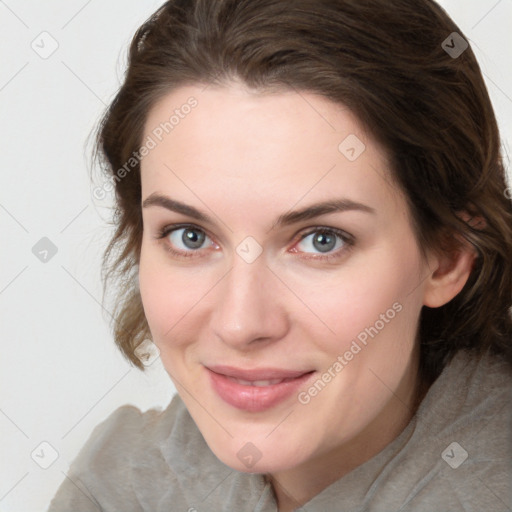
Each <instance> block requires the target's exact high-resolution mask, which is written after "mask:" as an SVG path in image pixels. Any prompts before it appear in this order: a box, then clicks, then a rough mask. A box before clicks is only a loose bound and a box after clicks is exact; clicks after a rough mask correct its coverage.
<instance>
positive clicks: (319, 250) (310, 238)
mask: <svg viewBox="0 0 512 512" xmlns="http://www.w3.org/2000/svg"><path fill="white" fill-rule="evenodd" d="M352 243H353V242H352V239H351V237H349V236H348V235H347V234H345V233H344V232H343V231H340V230H337V229H334V228H316V229H315V230H314V231H309V232H308V233H306V234H304V235H302V237H301V239H300V241H299V242H298V243H297V244H296V245H295V247H294V251H293V252H297V250H298V251H300V252H304V253H313V254H320V255H321V254H326V255H331V253H333V252H340V251H339V250H340V249H348V248H349V247H350V246H351V245H352Z"/></svg>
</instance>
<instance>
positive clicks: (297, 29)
mask: <svg viewBox="0 0 512 512" xmlns="http://www.w3.org/2000/svg"><path fill="white" fill-rule="evenodd" d="M454 32H456V33H457V34H458V35H456V36H454V34H453V33H454ZM454 38H455V39H454ZM465 40H466V39H465V37H464V34H463V33H462V31H461V30H460V29H459V28H458V27H457V25H456V24H455V23H454V22H453V21H452V20H451V18H450V17H449V16H448V15H447V13H446V12H445V11H444V10H443V9H442V8H441V7H440V6H439V5H438V4H436V3H435V2H434V1H432V0H280V1H275V0H170V1H167V2H166V3H164V4H163V5H162V6H161V7H160V8H159V9H158V10H157V11H156V12H155V13H154V14H153V15H152V16H151V17H150V18H149V19H148V20H147V21H146V22H145V23H144V24H143V25H142V26H141V27H140V28H139V29H138V30H137V32H136V33H135V35H134V37H133V39H132V41H131V45H130V48H129V57H128V66H127V70H126V74H125V77H124V81H123V83H122V85H121V87H120V89H119V91H118V92H117V94H116V96H115V97H114V99H113V101H112V102H111V104H110V106H109V107H108V108H107V110H106V111H105V113H104V115H103V117H102V119H101V122H100V123H99V125H98V127H97V134H96V139H95V151H94V157H96V158H97V159H98V160H99V163H100V166H101V168H102V171H103V172H104V173H106V176H107V177H108V179H110V180H114V181H115V201H116V202H115V215H114V218H113V224H114V227H115V230H114V234H113V236H112V238H111V240H110V243H109V244H108V247H107V248H106V251H105V253H104V258H103V267H102V268H103V279H104V297H105V290H106V289H110V286H112V287H113V289H115V291H116V300H115V309H114V312H113V333H114V338H115V341H116V343H117V345H118V346H119V348H120V349H121V351H122V352H123V353H124V355H125V356H126V357H127V358H128V359H129V360H130V361H131V362H132V363H133V364H134V365H135V366H137V367H139V368H143V365H142V364H141V361H140V360H139V359H138V358H137V356H136V354H135V352H134V350H135V348H136V347H137V346H138V344H139V343H141V342H142V341H143V340H144V339H145V338H148V337H150V336H151V334H150V330H149V326H148V324H147V321H146V318H145V316H144V310H143V305H142V302H141V297H140V294H139V290H138V287H137V279H136V277H137V270H138V262H139V254H140V248H141V239H142V230H143V224H142V213H141V181H140V166H139V165H138V164H135V165H134V167H133V170H132V171H131V172H129V173H127V174H126V173H125V174H126V175H123V179H117V178H118V177H119V170H120V169H121V168H122V167H123V165H125V164H126V162H127V161H128V160H129V159H130V158H131V155H132V154H133V152H134V151H136V150H137V149H138V148H139V147H140V146H141V144H142V133H143V128H144V123H145V121H146V119H147V116H148V112H149V110H150V109H151V108H152V106H153V105H155V103H156V102H157V101H158V100H159V99H161V98H162V97H163V96H164V95H166V94H168V93H169V92H170V91H172V90H174V89H176V88H177V87H180V86H183V85H188V84H217V85H229V83H231V82H232V81H235V80H236V81H241V82H242V83H244V84H245V85H247V86H248V87H250V88H253V89H255V90H257V91H266V90H290V89H294V90H298V91H308V92H313V93H317V94H320V95H322V96H324V97H326V98H328V99H330V100H332V101H334V102H337V103H340V104H344V105H346V106H347V107H348V108H350V109H351V110H352V112H353V113H354V114H355V115H356V116H357V118H358V119H359V121H360V122H361V124H362V125H363V126H365V127H366V129H367V130H368V132H369V133H371V134H372V135H373V137H374V138H375V139H376V140H377V141H379V142H380V143H381V144H383V146H384V148H386V150H387V152H388V155H389V160H390V163H391V169H390V170H391V173H392V175H393V177H394V179H395V181H396V183H397V185H398V186H399V187H400V188H401V189H402V191H403V192H404V193H405V196H406V198H407V201H408V204H409V207H410V212H411V216H412V220H413V224H414V231H415V236H416V238H417V240H418V244H419V246H420V247H421V248H422V249H423V250H425V249H426V248H435V249H438V250H456V248H457V240H460V239H463V240H466V241H467V242H469V243H470V244H472V246H473V247H474V248H475V249H476V252H477V254H478V256H477V258H476V261H475V265H474V267H473V270H472V272H471V275H470V277H469V279H468V282H467V283H466V285H465V287H464V289H463V290H462V291H461V292H460V293H459V294H458V295H457V296H456V297H455V298H454V299H452V300H451V301H450V302H449V303H447V304H446V305H444V306H442V307H439V308H435V309H434V308H428V307H425V306H424V307H423V309H422V311H421V316H420V323H419V328H418V329H419V330H418V335H419V341H420V351H421V371H422V372H423V375H424V376H425V377H426V378H430V379H432V378H434V377H435V376H437V375H438V374H439V372H440V371H441V369H442V368H443V367H444V365H445V364H446V363H447V362H448V361H449V360H450V359H451V357H452V356H453V355H454V354H455V353H456V352H457V351H458V350H460V349H463V348H465V349H471V350H475V351H477V352H482V353H483V352H485V351H491V352H493V353H498V354H501V355H502V356H503V357H504V358H505V359H506V360H507V361H509V362H510V363H511V364H512V342H511V340H512V318H511V313H510V310H511V305H512V204H511V201H510V197H509V195H508V194H507V183H506V175H505V174H506V173H505V166H504V163H503V158H502V154H501V150H500V135H499V131H498V126H497V123H496V118H495V114H494V111H493V108H492V105H491V101H490V99H489V95H488V91H487V89H486V86H485V83H484V80H483V77H482V73H481V71H480V68H479V65H478V63H477V60H476V58H475V55H474V53H473V51H472V49H471V47H470V46H469V47H468V48H467V49H465V51H463V52H462V53H461V54H460V55H454V54H453V52H451V53H450V52H448V51H447V49H448V48H455V49H457V48H461V49H463V47H461V46H460V45H462V44H463V42H464V41H465ZM456 43H457V45H459V47H456ZM447 47H448V48H447ZM116 176H117V178H116ZM509 192H510V190H509ZM461 212H466V214H469V216H468V215H461ZM475 219H477V220H478V222H475ZM482 221H483V222H482Z"/></svg>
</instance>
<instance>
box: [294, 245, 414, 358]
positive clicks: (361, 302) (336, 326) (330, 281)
mask: <svg viewBox="0 0 512 512" xmlns="http://www.w3.org/2000/svg"><path fill="white" fill-rule="evenodd" d="M410 256H411V257H410V259H409V260H407V261H408V262H407V263H405V259H401V258H400V257H399V255H397V254H395V252H394V251H388V252H387V253H385V254H384V253H382V252H381V253H378V254H377V253H376V254H375V255H374V257H373V258H371V261H369V260H366V259H365V260H361V261H360V262H358V263H357V264H354V265H351V267H350V268H347V269H344V270H343V272H341V273H340V274H339V275H337V276H336V277H333V278H325V279H324V280H323V281H321V282H317V286H315V287H312V286H309V285H307V284H306V286H305V288H304V290H303V293H304V294H305V296H306V297H309V299H308V301H309V302H308V304H309V305H310V306H311V309H312V310H313V311H314V312H315V313H317V317H318V318H319V319H321V320H322V322H320V321H319V320H317V321H316V323H317V324H318V327H319V328H321V329H322V331H324V332H325V333H326V334H327V339H331V340H336V341H334V342H333V344H334V345H335V346H333V347H332V348H333V349H334V350H337V351H344V350H348V348H349V347H350V346H351V343H352V341H353V340H354V339H356V340H357V339H358V340H359V341H361V342H362V344H364V343H365V342H366V341H368V340H370V339H373V338H374V337H375V336H377V335H379V338H381V339H382V338H383V337H387V336H386V335H384V336H382V334H384V333H387V335H389V337H396V336H395V334H396V333H397V332H402V333H403V334H404V335H405V336H406V337H408V338H410V337H411V336H410V334H413V331H411V332H409V330H410V329H409V328H408V326H411V325H412V326H414V324H415V318H416V316H417V314H418V312H419V310H420V309H421V298H418V296H417V295H418V293H419V291H420V290H419V289H418V292H417V293H416V294H414V293H411V292H412V291H414V289H415V288H417V286H418V284H419V269H420V264H419V260H417V259H416V256H415V254H414V252H411V253H410ZM312 290H316V291H315V292H314V293H312ZM322 324H323V325H322ZM325 326H327V328H328V330H327V329H326V327H325ZM404 329H405V331H404ZM329 332H330V334H329Z"/></svg>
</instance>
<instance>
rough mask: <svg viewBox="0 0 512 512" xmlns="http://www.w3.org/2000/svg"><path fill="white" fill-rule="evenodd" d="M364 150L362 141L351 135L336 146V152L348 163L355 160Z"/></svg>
mask: <svg viewBox="0 0 512 512" xmlns="http://www.w3.org/2000/svg"><path fill="white" fill-rule="evenodd" d="M365 149H366V146H365V145H364V143H363V141H362V140H361V139H359V137H357V136H356V135H354V134H353V133H351V134H350V135H349V136H348V137H346V138H345V139H343V141H341V143H340V144H339V146H338V151H339V152H340V153H341V154H342V155H343V156H344V157H345V158H346V159H347V160H349V161H350V162H354V161H355V160H357V159H358V158H359V157H360V156H361V155H362V154H363V153H364V150H365Z"/></svg>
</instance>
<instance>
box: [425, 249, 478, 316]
mask: <svg viewBox="0 0 512 512" xmlns="http://www.w3.org/2000/svg"><path fill="white" fill-rule="evenodd" d="M458 242H459V243H458V244H457V246H456V247H452V248H451V249H449V250H444V251H438V252H436V253H435V254H431V255H430V257H429V268H430V270H431V274H430V276H429V277H428V279H427V281H426V285H425V288H424V298H423V304H424V305H425V306H428V307H430V308H439V307H441V306H444V305H445V304H447V303H448V302H450V301H451V300H452V299H453V298H454V297H455V296H456V295H457V294H458V293H459V292H460V291H461V290H462V288H464V285H465V284H466V282H467V280H468V278H469V276H470V274H471V271H472V270H473V266H474V263H475V260H476V258H477V256H478V254H477V252H476V249H475V248H474V247H473V246H472V245H471V244H470V243H469V242H467V241H466V240H458Z"/></svg>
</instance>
